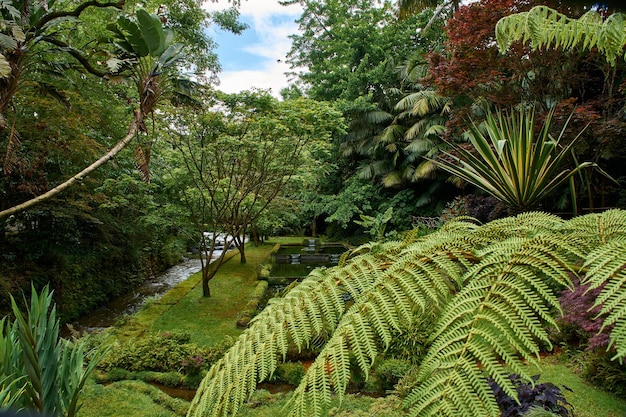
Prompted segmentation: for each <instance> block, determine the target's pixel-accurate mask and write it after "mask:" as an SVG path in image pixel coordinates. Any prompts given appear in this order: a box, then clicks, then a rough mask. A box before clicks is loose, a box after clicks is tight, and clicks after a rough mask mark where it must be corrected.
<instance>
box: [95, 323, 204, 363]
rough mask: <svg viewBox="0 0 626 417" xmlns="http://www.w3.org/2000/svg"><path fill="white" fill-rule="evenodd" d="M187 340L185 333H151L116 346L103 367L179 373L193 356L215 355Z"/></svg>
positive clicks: (104, 361) (106, 358)
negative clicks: (185, 362)
mask: <svg viewBox="0 0 626 417" xmlns="http://www.w3.org/2000/svg"><path fill="white" fill-rule="evenodd" d="M185 340H189V339H188V335H187V334H184V333H182V334H178V333H175V332H171V333H169V332H168V333H163V334H150V335H148V336H146V337H143V338H140V339H138V340H134V341H128V342H125V343H122V344H119V345H116V346H114V347H113V349H112V350H111V351H110V352H109V354H108V355H107V356H106V357H105V359H104V360H103V361H102V363H101V366H102V368H103V369H105V370H109V369H112V368H122V369H126V370H128V371H157V372H178V371H180V370H181V369H182V368H183V362H184V361H185V360H187V359H188V358H190V357H194V356H202V357H205V356H211V357H213V356H214V355H213V354H211V353H210V352H207V351H206V350H203V349H201V348H199V347H198V346H197V345H195V344H192V343H184V341H185ZM207 365H208V363H207Z"/></svg>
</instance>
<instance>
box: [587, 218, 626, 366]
mask: <svg viewBox="0 0 626 417" xmlns="http://www.w3.org/2000/svg"><path fill="white" fill-rule="evenodd" d="M594 217H596V219H597V220H598V224H599V225H601V230H602V234H601V237H602V240H603V241H604V242H603V243H605V244H603V245H597V246H596V247H595V249H594V250H592V251H591V252H590V253H589V256H588V257H587V262H586V263H585V264H584V265H583V269H587V272H586V274H585V276H584V278H583V280H582V282H583V283H585V284H589V289H595V288H602V289H601V292H600V295H598V297H597V298H596V301H595V304H594V308H595V307H597V306H601V309H600V313H599V315H605V316H606V317H605V319H604V322H603V329H604V328H606V327H610V326H614V327H613V329H612V330H611V333H610V344H609V348H611V347H613V348H615V350H616V355H615V357H614V359H620V360H623V358H624V356H626V269H625V268H626V234H625V233H626V230H624V225H623V223H621V228H620V227H619V226H620V223H619V221H620V220H621V221H622V222H623V221H624V217H623V212H622V211H618V210H611V211H608V212H605V213H603V214H602V215H596V216H594Z"/></svg>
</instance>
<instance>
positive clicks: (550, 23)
mask: <svg viewBox="0 0 626 417" xmlns="http://www.w3.org/2000/svg"><path fill="white" fill-rule="evenodd" d="M519 40H521V41H523V42H526V41H530V45H531V47H532V48H533V49H538V48H542V47H547V48H551V47H554V48H563V49H566V50H568V49H572V48H574V47H576V46H580V47H582V49H583V50H589V49H591V48H595V47H597V48H598V50H599V51H600V52H601V53H603V54H604V55H605V57H606V59H607V61H608V62H609V63H611V65H615V61H616V59H617V58H618V57H622V56H623V55H624V52H623V50H624V46H625V45H626V24H625V21H624V15H623V14H621V13H614V14H612V15H611V16H609V17H608V18H607V19H606V20H605V21H603V20H602V17H601V16H600V14H599V13H598V12H597V11H594V10H590V11H588V12H587V13H585V14H584V15H583V16H581V17H580V18H579V19H571V18H569V17H567V16H565V15H563V14H561V13H559V12H557V11H556V10H553V9H550V8H549V7H546V6H535V7H533V8H532V9H530V10H529V11H528V12H522V13H516V14H513V15H510V16H506V17H504V18H502V19H500V21H499V22H498V23H497V24H496V41H497V43H498V47H499V48H500V51H501V52H502V53H504V52H506V51H507V50H508V49H509V48H510V46H511V44H512V43H513V42H515V41H519Z"/></svg>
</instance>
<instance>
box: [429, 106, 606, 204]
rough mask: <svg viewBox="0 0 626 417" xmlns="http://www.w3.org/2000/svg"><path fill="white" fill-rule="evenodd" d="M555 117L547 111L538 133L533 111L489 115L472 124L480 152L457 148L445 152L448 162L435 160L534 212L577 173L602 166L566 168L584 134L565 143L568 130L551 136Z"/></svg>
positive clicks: (589, 164) (472, 139)
mask: <svg viewBox="0 0 626 417" xmlns="http://www.w3.org/2000/svg"><path fill="white" fill-rule="evenodd" d="M553 113H554V110H552V111H550V112H548V114H547V115H546V119H545V121H544V123H543V126H542V128H541V129H540V130H539V131H537V129H536V128H535V110H534V108H526V107H520V108H519V109H518V110H510V111H498V112H496V113H492V112H488V113H487V117H486V119H485V121H484V122H483V123H482V124H480V125H478V124H476V123H471V124H470V125H469V132H468V136H469V140H470V143H471V144H472V146H473V148H474V150H475V151H476V154H474V153H473V152H470V151H469V150H466V149H464V148H462V147H460V146H458V145H455V146H453V148H454V150H455V151H456V153H457V154H458V156H457V155H454V154H452V153H448V152H444V153H445V154H446V155H447V157H448V158H449V159H443V158H439V159H437V160H434V161H433V162H434V163H435V164H436V165H437V166H439V167H440V168H442V169H444V170H446V171H448V172H450V173H451V174H453V175H455V176H457V177H459V178H461V179H463V180H465V181H467V182H469V183H470V184H473V185H475V186H476V187H478V188H480V189H482V190H483V191H485V192H486V193H488V194H489V195H491V196H493V197H495V198H497V199H498V200H500V201H501V202H502V203H504V204H505V205H506V206H507V207H508V208H509V209H511V210H513V211H514V212H517V213H519V212H522V211H526V210H532V209H534V208H536V206H537V204H538V203H539V202H540V201H541V200H542V199H544V198H545V197H546V196H547V195H548V194H549V193H550V192H552V191H554V190H555V189H556V188H557V187H559V186H560V185H561V184H563V183H564V182H565V181H567V180H568V179H569V178H571V177H572V176H573V175H574V174H576V173H577V172H578V171H580V170H582V169H585V168H589V167H596V166H597V165H596V164H595V163H593V162H583V163H581V164H578V165H577V166H575V167H574V168H573V169H564V168H563V166H562V162H563V160H564V159H565V158H566V156H568V155H569V153H570V149H571V148H572V146H573V145H574V143H575V142H576V140H577V139H578V137H579V136H577V137H576V138H574V139H573V140H572V141H570V142H569V143H566V144H564V143H563V142H564V141H565V140H564V138H563V132H564V131H565V127H563V129H562V130H561V133H560V135H559V136H558V137H553V136H552V135H551V134H550V124H551V123H552V115H553ZM566 125H567V124H566ZM574 203H575V201H574Z"/></svg>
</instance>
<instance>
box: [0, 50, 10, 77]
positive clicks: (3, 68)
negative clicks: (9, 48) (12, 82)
mask: <svg viewBox="0 0 626 417" xmlns="http://www.w3.org/2000/svg"><path fill="white" fill-rule="evenodd" d="M9 75H11V66H10V65H9V61H7V59H6V58H5V57H4V55H2V54H0V78H7V77H8V76H9Z"/></svg>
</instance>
